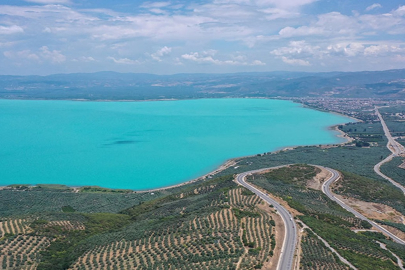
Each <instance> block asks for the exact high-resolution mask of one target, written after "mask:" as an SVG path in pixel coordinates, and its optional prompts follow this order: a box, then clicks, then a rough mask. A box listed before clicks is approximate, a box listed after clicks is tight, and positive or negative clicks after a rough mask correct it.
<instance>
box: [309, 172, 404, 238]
mask: <svg viewBox="0 0 405 270" xmlns="http://www.w3.org/2000/svg"><path fill="white" fill-rule="evenodd" d="M314 166H316V167H318V168H323V169H325V170H328V171H329V172H330V173H331V174H332V176H331V177H330V178H329V179H328V180H327V181H325V182H324V183H323V185H322V192H323V193H325V195H326V196H328V197H329V199H331V200H332V201H335V202H337V203H338V204H339V205H340V206H341V207H343V208H344V209H345V210H347V211H349V212H351V213H352V214H354V215H355V216H356V217H357V218H359V219H361V220H365V221H367V222H368V223H370V224H371V225H373V226H374V227H375V228H376V229H377V230H379V231H380V232H382V233H383V234H385V235H388V236H389V237H391V238H392V239H393V240H394V241H395V242H397V243H399V244H403V245H405V241H404V240H402V239H401V238H399V237H397V236H396V235H395V234H392V233H391V232H389V231H388V230H386V229H385V228H384V227H382V226H380V225H379V224H377V223H375V222H373V221H371V220H369V219H368V218H366V217H365V216H363V215H362V214H360V213H359V212H357V211H356V210H354V209H353V208H351V207H350V206H348V205H347V204H345V203H344V202H342V201H341V200H339V199H338V198H336V197H335V195H334V194H333V193H332V191H331V190H330V185H331V184H333V182H335V181H337V180H338V179H339V178H340V174H339V172H338V171H336V170H334V169H331V168H326V167H323V166H318V165H314Z"/></svg>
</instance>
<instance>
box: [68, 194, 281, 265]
mask: <svg viewBox="0 0 405 270" xmlns="http://www.w3.org/2000/svg"><path fill="white" fill-rule="evenodd" d="M214 188H215V187H208V188H201V189H196V190H194V191H193V193H194V194H200V193H205V192H209V190H211V189H214ZM243 191H245V192H246V190H243V189H242V188H236V189H231V190H229V191H228V193H227V196H226V197H228V198H229V201H228V202H224V203H223V204H222V206H223V209H221V210H218V211H214V212H212V213H211V214H209V215H204V216H199V217H195V218H193V219H191V220H189V221H188V222H182V223H176V224H174V225H172V226H169V227H165V228H162V229H160V230H150V231H146V232H145V234H144V237H142V238H139V239H136V240H132V241H128V240H121V241H117V242H113V243H110V244H108V245H102V246H96V247H94V248H93V249H91V250H89V251H88V252H86V253H85V254H83V255H82V256H80V258H79V259H78V260H77V261H76V262H75V263H74V265H73V266H72V267H71V268H70V269H72V270H73V269H86V270H88V269H100V268H101V269H104V268H105V269H109V268H111V269H117V268H118V269H134V268H137V269H235V267H236V265H237V263H238V262H239V261H240V269H248V268H253V267H255V266H260V265H262V264H263V263H264V262H265V261H266V260H268V259H269V258H270V257H269V254H270V251H271V250H272V244H273V245H274V241H273V242H272V239H274V236H273V229H272V225H271V217H270V216H269V215H268V214H266V213H265V212H261V211H258V209H257V208H256V206H257V204H258V203H260V199H259V198H258V197H257V196H256V195H250V194H249V195H248V196H245V195H242V192H243ZM183 196H185V194H183V195H180V197H183ZM214 202H215V201H214ZM214 204H215V205H217V203H214ZM235 209H237V211H239V212H242V213H244V212H243V211H247V209H249V211H252V212H249V213H253V215H254V216H255V217H250V216H244V217H240V218H238V217H237V216H236V215H235V212H234V210H235ZM244 237H245V238H246V241H243V238H244ZM244 245H246V247H245V246H244ZM245 248H246V251H247V252H244V251H245ZM185 262H187V263H185Z"/></svg>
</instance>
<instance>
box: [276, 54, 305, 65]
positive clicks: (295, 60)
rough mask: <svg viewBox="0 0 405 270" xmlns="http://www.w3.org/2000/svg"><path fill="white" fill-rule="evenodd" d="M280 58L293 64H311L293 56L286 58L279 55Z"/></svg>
mask: <svg viewBox="0 0 405 270" xmlns="http://www.w3.org/2000/svg"><path fill="white" fill-rule="evenodd" d="M281 60H283V62H284V63H286V64H289V65H293V66H310V65H311V64H310V63H309V62H308V61H306V60H302V59H294V58H287V57H285V56H283V57H281Z"/></svg>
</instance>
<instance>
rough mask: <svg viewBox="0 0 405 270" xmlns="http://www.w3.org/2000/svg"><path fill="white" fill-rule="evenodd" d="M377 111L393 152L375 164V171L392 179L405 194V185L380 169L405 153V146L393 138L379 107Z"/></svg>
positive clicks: (385, 177) (387, 178)
mask: <svg viewBox="0 0 405 270" xmlns="http://www.w3.org/2000/svg"><path fill="white" fill-rule="evenodd" d="M375 113H376V114H377V116H378V118H379V119H380V122H381V125H382V127H383V130H384V134H385V137H387V139H388V142H387V148H388V150H390V151H391V152H392V154H391V155H389V156H388V157H386V158H385V159H384V160H382V161H380V162H379V163H377V164H376V165H375V166H374V171H375V173H376V174H378V175H379V176H381V177H382V178H384V179H386V180H388V181H390V182H391V184H393V185H394V186H396V187H397V188H399V189H400V190H401V191H402V192H403V193H404V194H405V187H404V186H402V185H401V184H399V183H398V182H396V181H394V180H393V179H392V178H390V177H388V176H386V175H385V174H383V173H382V172H381V170H380V167H381V165H383V164H384V163H387V162H389V161H391V160H392V159H393V158H394V157H397V156H399V155H402V154H404V153H405V148H404V146H403V145H402V144H400V143H398V142H397V141H395V140H394V138H392V136H391V133H390V130H389V129H388V127H387V124H385V121H384V119H383V118H382V116H381V114H380V112H379V111H378V109H377V108H376V109H375Z"/></svg>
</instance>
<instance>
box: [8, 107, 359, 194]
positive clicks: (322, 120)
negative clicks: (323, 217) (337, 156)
mask: <svg viewBox="0 0 405 270" xmlns="http://www.w3.org/2000/svg"><path fill="white" fill-rule="evenodd" d="M352 121H353V120H352V119H350V118H347V117H343V116H340V115H336V114H331V113H325V112H320V111H316V110H312V109H308V108H304V107H302V105H300V104H297V103H293V102H290V101H284V100H271V99H199V100H180V101H148V102H77V101H55V100H48V101H45V100H0V141H1V144H2V147H1V148H0V160H1V162H0V186H4V185H9V184H65V185H69V186H84V185H97V186H102V187H109V188H125V189H135V190H142V189H152V188H159V187H165V186H170V185H175V184H179V183H182V182H185V181H188V180H191V179H193V178H196V177H199V176H201V175H203V174H206V173H208V172H210V171H212V170H214V169H215V168H216V167H218V166H220V165H221V164H222V163H223V162H225V161H226V160H227V159H230V158H235V157H241V156H246V155H254V154H258V153H263V152H269V151H274V150H276V149H280V148H282V147H287V146H296V145H314V144H329V143H340V142H343V141H344V139H343V138H340V137H338V136H337V135H338V133H337V132H336V131H332V130H330V129H328V127H329V126H332V125H336V124H340V123H345V122H352Z"/></svg>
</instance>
